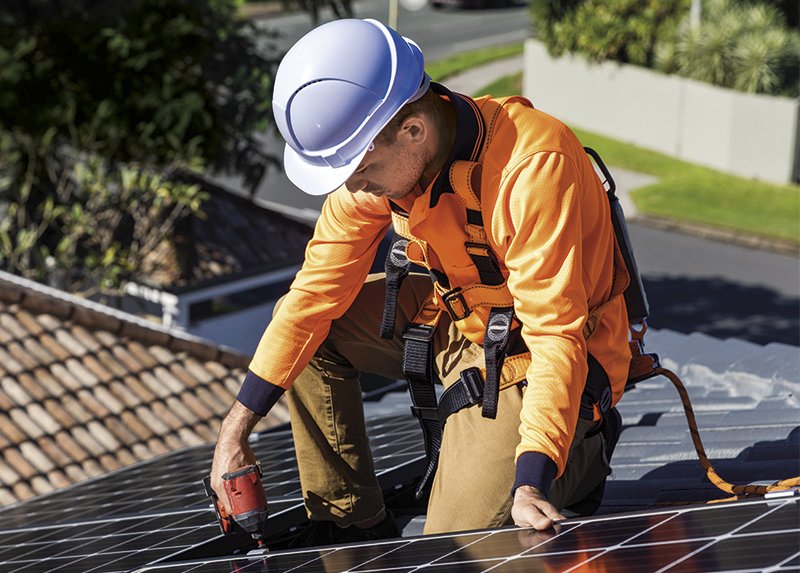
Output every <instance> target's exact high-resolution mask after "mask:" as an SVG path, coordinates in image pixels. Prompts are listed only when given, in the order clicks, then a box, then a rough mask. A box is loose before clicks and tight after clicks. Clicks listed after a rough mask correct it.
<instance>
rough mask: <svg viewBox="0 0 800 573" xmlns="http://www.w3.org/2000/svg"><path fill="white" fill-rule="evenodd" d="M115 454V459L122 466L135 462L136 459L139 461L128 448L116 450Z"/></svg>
mask: <svg viewBox="0 0 800 573" xmlns="http://www.w3.org/2000/svg"><path fill="white" fill-rule="evenodd" d="M116 455H117V461H118V462H119V463H120V465H121V466H123V467H124V466H129V465H131V464H135V463H136V462H137V461H139V460H138V459H137V458H136V456H134V455H133V454H132V453H131V452H130V451H129V450H126V449H124V448H123V449H119V450H117V451H116Z"/></svg>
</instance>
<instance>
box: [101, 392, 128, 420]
mask: <svg viewBox="0 0 800 573" xmlns="http://www.w3.org/2000/svg"><path fill="white" fill-rule="evenodd" d="M94 396H95V398H97V400H98V401H99V402H100V403H101V404H102V405H103V406H105V407H106V408H107V409H108V410H109V411H110V412H111V413H112V414H114V415H116V416H118V415H119V414H121V413H122V411H123V410H124V409H125V406H123V405H122V403H121V402H120V401H119V400H117V399H116V398H115V397H114V395H113V394H112V393H111V392H110V391H109V389H108V388H107V387H106V386H97V387H96V388H95V389H94Z"/></svg>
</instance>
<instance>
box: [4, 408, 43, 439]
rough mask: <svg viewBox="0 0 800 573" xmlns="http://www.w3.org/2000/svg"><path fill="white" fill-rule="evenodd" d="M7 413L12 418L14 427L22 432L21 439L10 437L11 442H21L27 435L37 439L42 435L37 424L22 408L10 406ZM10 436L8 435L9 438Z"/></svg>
mask: <svg viewBox="0 0 800 573" xmlns="http://www.w3.org/2000/svg"><path fill="white" fill-rule="evenodd" d="M8 415H9V416H11V419H12V420H14V424H16V427H17V428H19V430H20V431H21V433H22V439H16V440H14V439H12V441H13V442H16V443H22V442H24V441H25V439H26V438H27V437H28V436H30V437H31V438H34V439H38V438H41V437H42V436H43V435H44V432H43V431H42V428H41V427H40V426H39V424H37V423H36V422H34V421H33V420H32V419H31V417H30V416H29V415H28V413H27V412H26V411H25V410H23V409H22V408H12V409H11V410H9V411H8ZM9 429H10V428H9ZM5 430H6V428H3V431H5ZM10 437H11V436H9V438H10Z"/></svg>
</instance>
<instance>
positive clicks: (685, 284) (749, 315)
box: [257, 0, 800, 346]
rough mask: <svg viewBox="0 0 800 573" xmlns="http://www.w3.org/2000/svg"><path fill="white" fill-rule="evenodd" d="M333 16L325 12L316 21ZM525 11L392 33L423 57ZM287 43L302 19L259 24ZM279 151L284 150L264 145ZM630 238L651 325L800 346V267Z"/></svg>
mask: <svg viewBox="0 0 800 573" xmlns="http://www.w3.org/2000/svg"><path fill="white" fill-rule="evenodd" d="M387 5H388V3H387V2H386V1H385V0H382V1H381V0H364V1H362V2H356V3H355V12H356V16H357V17H363V18H377V19H380V20H383V21H386V18H387V15H388V9H387ZM331 17H332V15H331V14H329V13H327V12H325V11H323V13H322V21H326V20H329V19H331ZM529 21H530V20H529V17H528V12H527V6H525V5H519V6H517V7H514V8H507V9H494V10H452V9H446V10H432V9H431V8H425V9H423V10H421V11H419V12H408V11H406V10H402V9H401V11H400V16H399V20H398V22H399V24H398V28H399V29H400V31H401V32H402V33H403V34H405V35H408V36H409V37H412V38H414V39H415V40H416V41H417V42H418V43H419V44H420V46H421V47H422V49H423V51H424V52H425V54H426V57H427V58H428V59H429V60H435V59H439V58H442V57H445V56H447V55H450V54H452V53H456V52H459V51H463V50H468V49H472V48H478V47H482V46H488V45H492V44H503V43H508V42H513V41H519V40H522V39H523V38H525V37H527V36H528V35H529V34H530V30H529ZM261 25H263V26H265V27H267V28H268V29H271V30H275V31H278V32H280V34H281V38H282V40H281V41H282V42H286V45H289V44H291V43H292V42H294V41H295V40H296V39H297V38H299V37H300V36H302V34H304V33H305V32H306V31H307V30H309V29H310V28H311V23H310V18H309V17H308V16H307V15H305V14H293V15H290V16H282V17H279V18H271V19H268V20H263V21H262V22H261ZM270 147H271V148H272V149H273V151H274V152H275V154H276V155H279V154H280V150H281V148H282V146H280V145H278V144H277V142H275V141H273V142H272V143H271V144H270ZM257 197H258V198H259V199H260V200H261V201H262V202H264V203H265V204H266V205H267V206H270V207H273V208H275V209H277V210H279V211H283V212H285V213H288V214H290V215H293V216H295V217H302V218H305V219H307V220H310V221H313V220H314V219H315V218H316V214H317V212H318V211H319V208H320V206H321V204H322V200H323V199H324V198H321V197H311V196H309V195H305V194H303V193H301V192H300V191H298V190H297V189H295V188H294V187H293V186H292V185H291V184H290V183H289V182H288V181H287V180H286V179H285V178H284V176H283V175H282V174H281V173H279V172H277V171H275V172H273V173H271V174H270V175H269V176H268V177H267V178H266V180H265V181H264V182H263V183H262V185H261V186H260V187H259V189H258V191H257ZM630 227H631V229H630V231H631V237H632V240H633V242H634V248H635V251H636V257H637V260H638V261H639V266H640V270H641V272H642V275H643V277H644V282H645V288H646V290H647V293H648V297H649V299H650V307H651V318H650V324H651V326H653V327H656V328H669V329H672V330H676V331H679V332H686V333H689V332H696V331H697V332H704V333H706V334H709V335H711V336H716V337H718V338H728V337H734V338H742V339H745V340H749V341H751V342H756V343H760V344H766V343H769V342H782V343H785V344H792V345H795V346H800V261H798V258H797V257H796V256H788V255H782V254H776V253H770V252H765V251H759V250H754V249H749V248H744V247H739V246H736V245H731V244H726V243H721V242H718V241H713V240H707V239H701V238H697V237H693V236H687V235H683V234H680V233H675V232H669V231H663V230H657V229H650V228H647V227H644V226H641V225H637V224H632V225H631V226H630Z"/></svg>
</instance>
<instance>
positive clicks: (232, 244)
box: [138, 181, 313, 293]
mask: <svg viewBox="0 0 800 573" xmlns="http://www.w3.org/2000/svg"><path fill="white" fill-rule="evenodd" d="M200 184H201V186H202V188H203V190H204V191H206V192H208V194H209V198H208V200H207V201H206V202H205V203H203V206H202V211H203V216H202V217H198V216H194V215H188V216H186V217H185V218H184V219H183V220H182V221H181V222H180V223H179V224H177V225H176V228H175V234H174V241H173V243H174V246H175V247H176V249H177V251H176V252H171V253H168V252H165V248H162V249H161V250H160V251H159V252H158V253H155V255H154V260H155V259H157V262H156V263H155V264H154V265H153V266H154V268H153V269H151V270H150V271H149V272H148V273H147V276H145V277H141V278H140V279H138V280H139V281H140V282H143V283H146V284H149V285H151V286H155V287H157V288H161V289H163V290H167V291H169V292H173V293H179V292H183V291H187V290H191V289H195V288H199V287H203V286H208V285H211V284H215V283H219V282H224V281H229V280H234V279H238V278H244V277H247V276H250V275H254V274H259V273H264V272H268V271H271V270H276V269H281V268H285V267H287V266H292V265H300V264H301V263H302V262H303V256H304V253H305V248H306V244H307V243H308V240H309V239H310V238H311V235H312V232H313V228H312V227H311V226H309V225H308V224H305V223H299V222H297V221H294V220H292V219H290V218H288V217H286V216H284V215H281V214H280V213H277V212H275V211H272V210H270V209H266V208H264V207H261V206H259V205H258V204H256V203H254V202H252V201H250V200H249V199H246V198H244V197H240V196H238V195H235V194H233V193H230V192H228V191H226V190H225V189H222V188H221V187H218V186H216V185H214V184H213V183H211V182H208V181H202V182H200ZM162 247H163V245H162ZM160 263H161V264H160ZM163 263H166V264H163Z"/></svg>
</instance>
